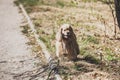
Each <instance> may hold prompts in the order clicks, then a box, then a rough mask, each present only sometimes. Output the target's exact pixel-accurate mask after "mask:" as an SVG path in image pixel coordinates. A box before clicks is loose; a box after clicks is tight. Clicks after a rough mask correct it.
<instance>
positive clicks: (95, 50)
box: [15, 0, 120, 80]
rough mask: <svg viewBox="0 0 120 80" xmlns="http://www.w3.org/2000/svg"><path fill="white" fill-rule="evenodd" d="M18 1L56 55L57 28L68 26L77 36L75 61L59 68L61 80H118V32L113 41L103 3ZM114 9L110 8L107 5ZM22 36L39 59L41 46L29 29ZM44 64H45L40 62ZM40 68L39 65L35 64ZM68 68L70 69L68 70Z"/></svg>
mask: <svg viewBox="0 0 120 80" xmlns="http://www.w3.org/2000/svg"><path fill="white" fill-rule="evenodd" d="M73 1H74V0H53V1H51V0H18V2H15V3H16V4H18V3H19V2H21V3H22V4H23V5H24V7H25V9H26V11H27V12H28V14H29V16H30V18H31V19H32V21H33V23H34V24H35V28H36V30H37V33H38V35H39V36H40V39H41V40H42V41H43V42H44V43H45V44H46V46H47V48H48V50H49V51H50V52H51V54H52V55H55V34H56V32H57V30H58V28H59V26H60V25H62V24H63V23H69V24H71V25H72V27H73V30H74V32H75V34H76V36H77V41H78V44H79V47H80V54H79V55H78V61H76V62H71V61H64V62H61V64H60V70H59V71H60V75H61V76H62V78H63V80H119V79H120V78H119V76H120V49H119V48H120V41H119V38H120V32H119V28H118V27H117V38H116V39H115V38H114V20H113V17H112V14H111V9H110V7H109V6H108V4H106V3H105V2H104V1H105V0H100V1H97V0H90V1H89V0H76V1H78V2H77V3H76V2H73ZM110 5H113V4H110ZM24 24H25V25H23V26H22V28H23V30H22V32H23V33H24V34H25V35H26V36H27V37H28V39H29V40H30V41H29V42H28V45H30V46H31V45H32V47H31V49H32V51H34V52H36V53H38V55H39V57H40V58H41V59H42V58H43V57H44V56H43V55H42V54H41V53H42V52H41V49H40V46H38V45H37V44H36V43H35V39H34V37H33V34H32V33H31V30H30V29H29V26H28V25H26V21H25V22H24ZM42 61H43V62H45V61H44V60H43V59H42ZM38 65H40V64H38ZM68 65H69V66H68Z"/></svg>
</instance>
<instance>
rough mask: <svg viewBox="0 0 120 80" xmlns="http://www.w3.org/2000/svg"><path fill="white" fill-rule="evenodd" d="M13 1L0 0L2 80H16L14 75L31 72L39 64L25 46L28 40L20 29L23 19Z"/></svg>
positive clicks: (0, 77)
mask: <svg viewBox="0 0 120 80" xmlns="http://www.w3.org/2000/svg"><path fill="white" fill-rule="evenodd" d="M13 1H14V0H0V80H16V79H15V78H14V77H13V76H14V74H13V73H15V74H20V73H23V72H25V71H30V70H32V69H33V68H35V67H36V66H35V65H34V63H37V62H39V60H38V59H35V58H34V57H33V56H31V53H32V52H31V50H30V49H29V47H28V46H27V45H26V44H25V43H26V42H27V41H28V40H27V39H26V38H25V36H24V35H23V34H22V33H21V29H20V23H21V22H22V18H23V17H22V15H21V14H19V10H18V8H17V7H16V6H15V5H14V3H13ZM20 80H23V79H20ZM25 80H28V79H25Z"/></svg>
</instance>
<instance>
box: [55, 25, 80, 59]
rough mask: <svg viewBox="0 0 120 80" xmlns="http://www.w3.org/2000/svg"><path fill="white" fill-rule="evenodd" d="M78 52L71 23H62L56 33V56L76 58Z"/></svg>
mask: <svg viewBox="0 0 120 80" xmlns="http://www.w3.org/2000/svg"><path fill="white" fill-rule="evenodd" d="M79 52H80V51H79V46H78V44H77V41H76V36H75V34H74V32H73V29H72V27H71V25H69V24H63V25H62V26H61V27H60V29H59V31H58V32H57V34H56V56H57V57H58V58H61V57H65V56H66V57H67V58H68V59H69V60H76V59H77V55H78V54H79Z"/></svg>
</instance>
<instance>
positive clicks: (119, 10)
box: [114, 0, 120, 29]
mask: <svg viewBox="0 0 120 80" xmlns="http://www.w3.org/2000/svg"><path fill="white" fill-rule="evenodd" d="M114 4H115V11H116V17H117V22H118V27H119V29H120V0H114Z"/></svg>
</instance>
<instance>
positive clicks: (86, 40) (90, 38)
mask: <svg viewBox="0 0 120 80" xmlns="http://www.w3.org/2000/svg"><path fill="white" fill-rule="evenodd" d="M82 41H83V43H84V44H88V43H94V44H99V39H97V38H96V37H94V36H90V35H88V36H87V37H86V38H83V39H82Z"/></svg>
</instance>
